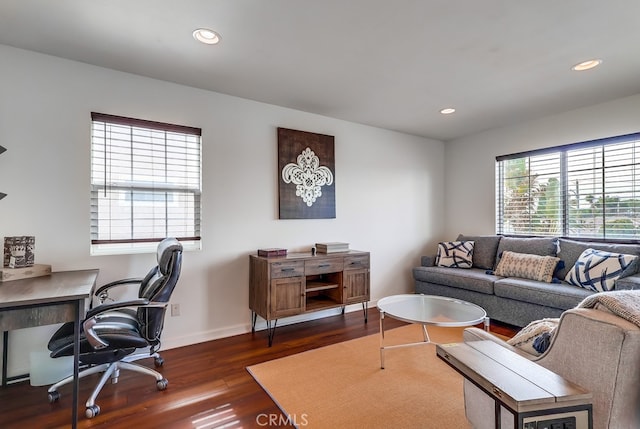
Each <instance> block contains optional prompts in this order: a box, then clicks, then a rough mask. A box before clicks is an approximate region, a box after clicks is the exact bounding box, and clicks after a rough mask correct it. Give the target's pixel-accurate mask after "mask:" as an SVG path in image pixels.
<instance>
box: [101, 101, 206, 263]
mask: <svg viewBox="0 0 640 429" xmlns="http://www.w3.org/2000/svg"><path fill="white" fill-rule="evenodd" d="M91 122H92V127H91V245H92V250H94V251H95V250H97V251H96V252H94V253H102V252H101V251H100V249H101V250H103V251H104V249H109V248H113V249H118V250H119V251H122V249H126V248H131V249H135V248H144V247H149V244H154V243H155V242H158V241H160V240H161V239H163V238H165V237H169V236H171V237H176V238H178V239H179V240H180V241H182V242H186V243H188V242H199V240H200V190H201V173H200V139H201V135H202V132H201V130H200V129H199V128H192V127H186V126H181V125H172V124H164V123H159V122H152V121H145V120H140V119H133V118H125V117H120V116H113V115H106V114H102V113H92V114H91ZM198 244H199V243H198ZM107 253H108V252H107Z"/></svg>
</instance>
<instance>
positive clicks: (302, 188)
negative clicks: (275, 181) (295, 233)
mask: <svg viewBox="0 0 640 429" xmlns="http://www.w3.org/2000/svg"><path fill="white" fill-rule="evenodd" d="M297 162H298V163H297V164H295V163H293V162H291V163H289V164H287V165H285V166H284V168H283V169H282V180H284V182H285V183H293V184H295V185H296V196H298V197H300V198H302V201H304V202H305V203H306V204H307V207H311V206H312V205H313V203H315V202H316V199H318V198H319V197H321V196H322V187H323V186H325V185H327V186H329V185H331V184H332V183H333V173H331V170H329V168H328V167H325V166H321V165H320V158H318V157H317V156H316V154H315V153H314V152H313V151H312V150H311V149H310V148H306V149H305V150H303V151H302V153H301V154H300V155H298V158H297Z"/></svg>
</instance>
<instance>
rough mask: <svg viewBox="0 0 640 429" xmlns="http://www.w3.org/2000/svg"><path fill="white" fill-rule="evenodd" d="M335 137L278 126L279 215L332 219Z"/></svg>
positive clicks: (333, 208) (333, 214)
mask: <svg viewBox="0 0 640 429" xmlns="http://www.w3.org/2000/svg"><path fill="white" fill-rule="evenodd" d="M334 153H335V152H334V137H333V136H328V135H324V134H315V133H309V132H306V131H297V130H290V129H287V128H278V172H279V173H278V175H279V178H278V195H279V203H280V207H279V209H280V211H279V216H280V219H333V218H335V217H336V203H335V156H334Z"/></svg>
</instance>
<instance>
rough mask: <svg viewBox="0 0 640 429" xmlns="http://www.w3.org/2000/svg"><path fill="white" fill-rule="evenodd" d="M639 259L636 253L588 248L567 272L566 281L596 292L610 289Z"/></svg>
mask: <svg viewBox="0 0 640 429" xmlns="http://www.w3.org/2000/svg"><path fill="white" fill-rule="evenodd" d="M637 259H638V257H637V256H636V255H626V254H623V253H611V252H605V251H603V250H596V249H586V250H585V251H584V252H582V254H581V255H580V257H579V258H578V260H577V261H576V263H575V265H574V266H573V268H572V269H571V270H570V271H569V272H568V273H567V276H566V278H565V281H567V282H568V283H570V284H572V285H575V286H580V287H583V288H586V289H590V290H593V291H595V292H606V291H610V290H613V288H614V287H615V286H616V280H618V278H619V277H620V276H622V273H623V272H624V271H625V270H626V269H627V267H628V266H629V265H631V264H632V263H634V262H635V261H636V260H637Z"/></svg>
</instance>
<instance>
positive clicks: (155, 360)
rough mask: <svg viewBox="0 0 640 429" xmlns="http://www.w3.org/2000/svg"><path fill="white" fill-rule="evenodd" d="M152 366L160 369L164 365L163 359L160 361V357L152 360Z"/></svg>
mask: <svg viewBox="0 0 640 429" xmlns="http://www.w3.org/2000/svg"><path fill="white" fill-rule="evenodd" d="M153 364H154V365H155V367H156V368H160V367H161V366H162V365H164V359H162V358H161V357H157V358H155V359H153Z"/></svg>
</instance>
